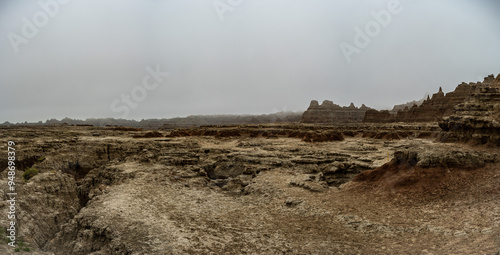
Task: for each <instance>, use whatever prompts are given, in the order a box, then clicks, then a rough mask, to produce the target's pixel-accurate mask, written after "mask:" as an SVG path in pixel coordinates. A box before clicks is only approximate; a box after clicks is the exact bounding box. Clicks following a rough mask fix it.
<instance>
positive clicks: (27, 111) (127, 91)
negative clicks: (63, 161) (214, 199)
mask: <svg viewBox="0 0 500 255" xmlns="http://www.w3.org/2000/svg"><path fill="white" fill-rule="evenodd" d="M499 11H500V2H498V1H495V0H476V1H471V0H468V1H465V0H440V1H435V0H434V1H432V0H418V1H411V0H401V1H387V0H386V1H382V0H374V1H364V0H349V1H347V0H345V1H332V0H308V1H306V0H215V1H214V0H175V1H174V0H172V1H168V0H165V1H161V0H106V1H102V0H85V1H82V0H72V1H68V0H64V1H63V0H60V1H56V0H41V1H40V2H38V1H19V0H3V1H1V2H0V35H1V36H2V39H1V40H0V123H1V122H4V121H10V122H20V121H39V120H46V119H49V118H58V119H60V118H63V117H71V118H80V119H85V118H97V117H115V118H119V117H122V118H127V119H138V120H139V119H145V118H168V117H177V116H187V115H194V114H263V113H272V112H278V111H304V110H306V109H307V107H308V105H309V102H310V101H311V100H319V101H322V100H325V99H327V100H332V101H333V102H334V103H336V104H340V105H349V104H350V103H351V102H353V103H354V104H355V105H356V106H360V105H361V104H365V105H367V106H370V107H374V108H377V109H389V108H392V106H393V105H394V104H401V103H405V102H408V101H412V100H418V99H421V98H423V97H424V95H426V94H427V93H435V92H437V90H438V88H439V86H442V87H443V90H444V91H445V92H449V91H452V90H453V89H454V88H455V87H456V85H458V84H459V83H461V82H462V81H466V82H475V81H478V80H482V77H484V76H487V75H488V74H495V75H496V74H498V73H500V33H499V31H500V15H498V13H499ZM360 31H361V32H360Z"/></svg>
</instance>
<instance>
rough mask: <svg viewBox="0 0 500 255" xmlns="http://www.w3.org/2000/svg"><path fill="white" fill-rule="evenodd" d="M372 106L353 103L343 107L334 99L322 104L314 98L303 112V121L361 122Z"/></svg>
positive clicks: (326, 122) (329, 122)
mask: <svg viewBox="0 0 500 255" xmlns="http://www.w3.org/2000/svg"><path fill="white" fill-rule="evenodd" d="M370 109H371V108H369V107H367V106H365V105H364V104H363V105H361V107H359V108H358V107H356V106H354V104H353V103H351V104H350V105H349V106H348V107H345V106H344V107H341V106H339V105H337V104H334V103H333V102H332V101H329V100H325V101H323V103H322V104H321V105H320V104H319V103H318V101H316V100H313V101H311V104H310V105H309V108H308V109H307V111H305V112H304V114H302V118H301V120H300V122H301V123H324V124H343V123H359V122H361V121H363V118H364V116H365V112H366V111H367V110H370Z"/></svg>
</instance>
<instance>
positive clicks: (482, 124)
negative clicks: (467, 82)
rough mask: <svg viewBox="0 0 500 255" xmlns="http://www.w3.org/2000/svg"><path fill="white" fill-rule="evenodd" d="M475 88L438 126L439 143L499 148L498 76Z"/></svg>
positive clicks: (499, 95)
mask: <svg viewBox="0 0 500 255" xmlns="http://www.w3.org/2000/svg"><path fill="white" fill-rule="evenodd" d="M487 78H488V79H485V81H484V82H483V83H482V84H479V85H478V87H477V89H476V91H475V92H474V93H473V94H472V96H471V97H470V99H469V100H468V101H466V102H464V103H461V104H459V105H457V106H456V107H455V109H454V113H453V114H452V115H451V116H449V117H446V118H444V119H443V120H442V121H440V122H439V127H441V129H442V130H443V133H442V134H441V135H440V140H441V141H444V142H447V141H453V142H455V141H464V142H467V141H473V142H478V143H481V144H492V145H496V146H500V74H499V75H498V76H497V78H496V79H492V75H490V76H488V77H487Z"/></svg>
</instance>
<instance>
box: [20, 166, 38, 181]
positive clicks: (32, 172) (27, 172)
mask: <svg viewBox="0 0 500 255" xmlns="http://www.w3.org/2000/svg"><path fill="white" fill-rule="evenodd" d="M37 174H38V170H36V168H34V167H33V168H30V167H28V168H27V169H26V170H24V174H23V179H24V180H25V181H28V180H29V179H31V178H32V177H33V176H35V175H37Z"/></svg>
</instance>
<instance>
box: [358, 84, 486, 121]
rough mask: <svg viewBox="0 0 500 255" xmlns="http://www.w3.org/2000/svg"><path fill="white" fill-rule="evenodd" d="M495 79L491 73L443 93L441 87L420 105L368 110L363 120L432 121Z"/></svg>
mask: <svg viewBox="0 0 500 255" xmlns="http://www.w3.org/2000/svg"><path fill="white" fill-rule="evenodd" d="M494 80H495V78H494V76H493V75H489V76H488V77H486V78H484V81H483V82H477V83H472V82H471V83H469V84H467V83H465V82H463V83H462V84H460V85H458V86H457V87H456V88H455V90H454V91H452V92H449V93H446V94H445V93H444V92H443V90H442V89H441V87H440V88H439V91H438V92H437V93H435V94H433V95H432V97H427V99H426V100H424V101H423V102H422V104H421V105H417V104H414V105H413V106H412V107H407V106H406V107H405V108H404V109H402V110H399V111H398V112H397V113H396V114H393V112H389V111H377V110H369V111H367V112H366V115H365V117H364V119H363V122H373V123H389V122H433V121H439V120H441V119H442V118H443V117H448V116H450V115H451V114H453V108H454V107H455V106H456V105H458V104H461V103H464V102H466V101H468V100H469V99H470V98H471V96H472V94H473V93H475V92H476V91H478V90H479V89H480V88H482V87H484V86H487V85H488V84H490V83H492V82H493V81H494Z"/></svg>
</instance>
